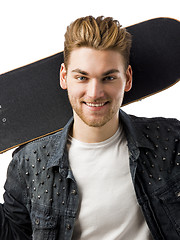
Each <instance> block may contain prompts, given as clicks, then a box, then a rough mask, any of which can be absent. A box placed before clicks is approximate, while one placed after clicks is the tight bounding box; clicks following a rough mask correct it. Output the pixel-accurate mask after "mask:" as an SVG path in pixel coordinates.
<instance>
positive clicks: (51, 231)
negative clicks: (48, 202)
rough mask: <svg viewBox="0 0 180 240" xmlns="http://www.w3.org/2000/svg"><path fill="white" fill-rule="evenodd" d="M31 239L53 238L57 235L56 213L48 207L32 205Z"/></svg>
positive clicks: (44, 239) (46, 239)
mask: <svg viewBox="0 0 180 240" xmlns="http://www.w3.org/2000/svg"><path fill="white" fill-rule="evenodd" d="M31 221H32V229H33V239H36V240H50V239H51V240H54V239H56V236H57V229H58V213H57V212H56V211H55V210H54V209H53V210H52V208H50V207H45V206H42V205H36V204H34V205H33V208H32V211H31Z"/></svg>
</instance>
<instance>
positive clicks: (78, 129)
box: [71, 114, 119, 143]
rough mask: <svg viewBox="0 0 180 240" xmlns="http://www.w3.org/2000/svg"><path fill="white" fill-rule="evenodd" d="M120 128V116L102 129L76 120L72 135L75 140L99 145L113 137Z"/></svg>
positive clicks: (116, 116) (115, 117)
mask: <svg viewBox="0 0 180 240" xmlns="http://www.w3.org/2000/svg"><path fill="white" fill-rule="evenodd" d="M118 127H119V114H117V115H115V116H114V117H113V118H112V119H111V120H110V121H109V122H107V123H106V124H105V125H103V126H102V127H90V126H88V125H87V124H85V123H84V122H83V121H81V120H80V121H79V120H77V118H74V124H73V128H72V132H71V135H72V137H74V138H75V139H77V140H79V141H81V142H86V143H97V142H102V141H105V140H106V139H108V138H110V137H112V136H113V135H114V134H115V133H116V131H117V129H118Z"/></svg>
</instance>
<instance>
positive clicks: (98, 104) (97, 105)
mask: <svg viewBox="0 0 180 240" xmlns="http://www.w3.org/2000/svg"><path fill="white" fill-rule="evenodd" d="M104 104H105V103H86V105H88V106H89V107H102V106H104Z"/></svg>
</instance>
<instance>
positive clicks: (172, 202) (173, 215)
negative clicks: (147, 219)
mask: <svg viewBox="0 0 180 240" xmlns="http://www.w3.org/2000/svg"><path fill="white" fill-rule="evenodd" d="M158 198H159V199H160V200H161V203H162V207H163V209H164V211H165V213H166V215H167V217H168V218H169V220H170V221H171V222H172V224H173V226H175V228H176V231H177V232H178V234H179V235H180V181H177V182H176V183H172V184H171V185H169V186H168V187H167V188H166V189H165V190H164V192H161V194H159V195H158Z"/></svg>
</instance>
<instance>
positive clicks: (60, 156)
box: [47, 110, 152, 169]
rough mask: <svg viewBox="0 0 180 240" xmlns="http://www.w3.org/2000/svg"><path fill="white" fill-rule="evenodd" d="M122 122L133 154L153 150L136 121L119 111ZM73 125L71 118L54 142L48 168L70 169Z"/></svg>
mask: <svg viewBox="0 0 180 240" xmlns="http://www.w3.org/2000/svg"><path fill="white" fill-rule="evenodd" d="M119 117H120V121H121V122H122V124H123V127H124V130H125V133H126V138H127V141H128V146H129V148H130V151H131V152H133V151H134V152H135V151H136V150H137V149H138V148H139V147H144V148H151V149H152V146H151V145H150V143H149V141H148V139H147V138H146V137H145V136H144V135H143V133H142V131H139V130H138V129H137V127H136V124H135V120H134V119H133V118H132V117H131V116H130V115H128V114H126V113H125V112H124V111H122V110H120V111H119ZM72 124H73V118H71V119H70V120H69V121H68V123H67V124H66V125H65V127H64V128H63V130H61V131H60V132H58V133H57V134H56V135H55V137H54V139H53V141H54V149H53V152H52V154H51V157H50V158H49V161H48V162H47V168H51V167H54V166H60V169H63V168H69V163H68V161H67V159H68V158H67V155H68V153H67V149H66V144H67V139H68V134H69V130H70V128H71V126H72Z"/></svg>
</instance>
